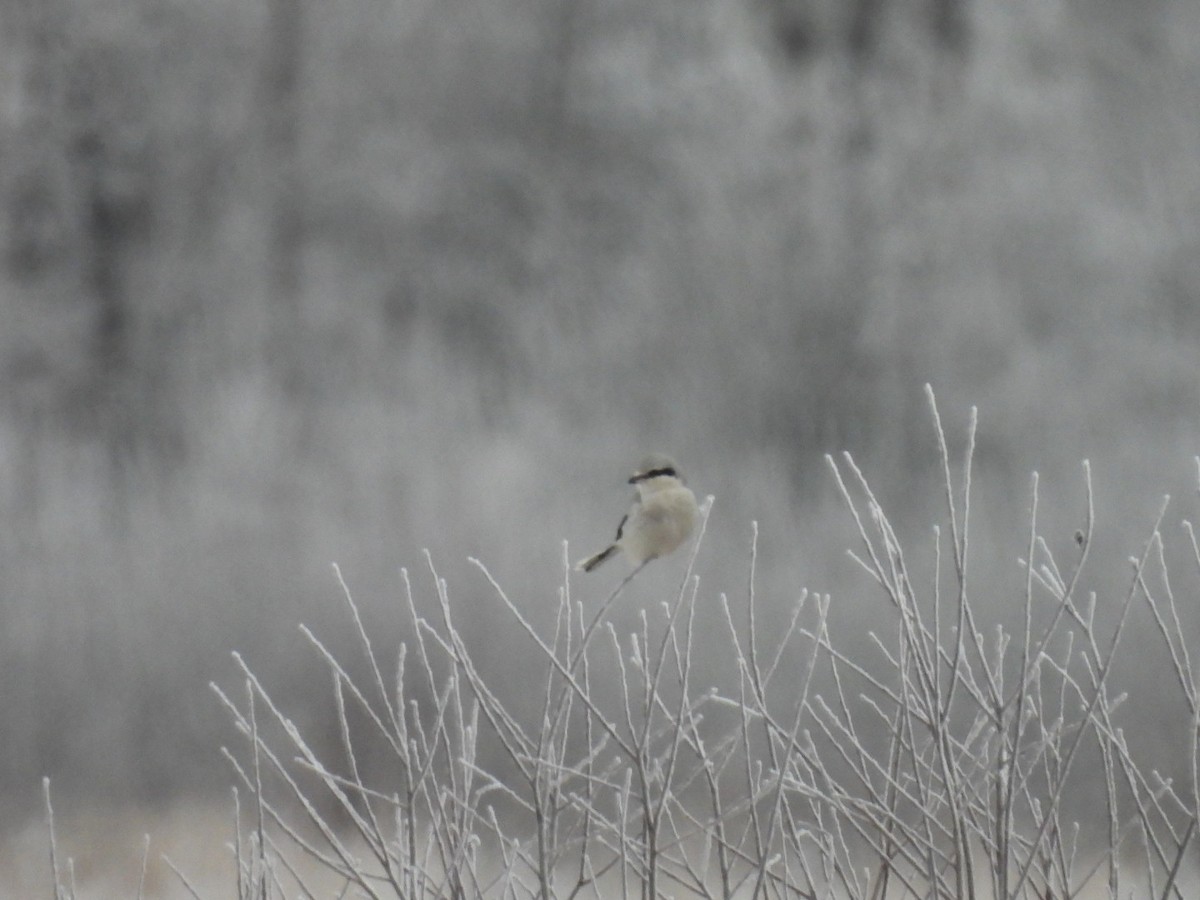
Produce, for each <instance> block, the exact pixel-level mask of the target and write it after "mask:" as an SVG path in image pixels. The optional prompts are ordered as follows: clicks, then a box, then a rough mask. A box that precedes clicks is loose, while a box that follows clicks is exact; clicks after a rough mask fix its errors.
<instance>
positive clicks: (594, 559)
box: [575, 544, 617, 572]
mask: <svg viewBox="0 0 1200 900" xmlns="http://www.w3.org/2000/svg"><path fill="white" fill-rule="evenodd" d="M616 552H617V545H616V544H609V545H608V546H607V547H606V548H605V549H603V550H601V551H600V552H599V553H597V554H596V555H595V556H589V557H588V558H587V559H581V560H580V561H579V562H577V563H576V564H575V568H576V569H579V571H581V572H590V571H592V569H594V568H596V566H598V565H600V563H602V562H604V561H605V560H606V559H608V558H609V557H610V556H612V555H613V554H614V553H616Z"/></svg>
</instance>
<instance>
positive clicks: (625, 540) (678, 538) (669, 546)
mask: <svg viewBox="0 0 1200 900" xmlns="http://www.w3.org/2000/svg"><path fill="white" fill-rule="evenodd" d="M629 483H630V484H632V485H634V486H635V487H636V488H637V496H635V497H634V498H633V504H632V505H631V506H630V507H629V512H627V513H626V514H625V518H623V519H621V524H620V525H618V526H617V536H616V538H615V539H614V540H613V542H612V543H611V544H609V545H608V546H607V547H605V548H604V549H603V550H601V551H600V552H599V553H597V554H595V555H594V556H589V557H588V558H587V559H582V560H580V561H579V562H578V563H577V564H576V566H575V567H576V568H577V569H580V570H582V571H584V572H590V571H592V569H594V568H596V566H598V565H600V563H602V562H604V561H605V560H606V559H608V558H609V557H611V556H613V555H614V554H616V552H617V551H618V550H620V551H622V552H623V553H624V554H625V556H627V557H628V558H629V561H630V562H631V563H633V565H635V566H641V565H643V564H644V563H647V562H649V561H650V560H652V559H657V558H658V557H660V556H666V555H667V554H668V553H670V552H672V551H673V550H675V549H677V548H678V547H679V545H680V544H682V543H683V542H684V541H686V540H687V539H688V537H690V536H691V533H692V529H694V528H695V527H696V517H697V515H698V514H699V510H698V509H697V507H696V495H695V494H693V493H692V492H691V490H689V489H688V488H687V486H686V485H684V483H683V477H682V476H681V475H680V474H679V469H678V467H677V466H676V465H675V461H674V460H673V459H671V457H669V456H663V455H662V454H657V453H656V454H654V455H652V456H648V457H647V458H646V459H645V460H643V461H642V464H641V465H640V466H638V468H637V471H636V472H634V473H633V477H631V478H630V479H629Z"/></svg>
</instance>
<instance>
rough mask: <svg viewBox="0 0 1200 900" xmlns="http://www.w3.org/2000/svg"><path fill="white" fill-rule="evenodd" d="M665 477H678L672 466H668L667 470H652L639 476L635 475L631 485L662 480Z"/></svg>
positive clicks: (631, 479)
mask: <svg viewBox="0 0 1200 900" xmlns="http://www.w3.org/2000/svg"><path fill="white" fill-rule="evenodd" d="M664 475H666V476H668V477H670V478H675V477H676V475H675V470H674V469H672V468H671V467H670V466H667V467H666V468H665V469H651V470H650V471H649V472H642V473H640V474H638V475H634V476H633V477H632V478H630V479H629V483H630V484H637V483H638V482H639V481H649V480H650V479H651V478H661V477H662V476H664Z"/></svg>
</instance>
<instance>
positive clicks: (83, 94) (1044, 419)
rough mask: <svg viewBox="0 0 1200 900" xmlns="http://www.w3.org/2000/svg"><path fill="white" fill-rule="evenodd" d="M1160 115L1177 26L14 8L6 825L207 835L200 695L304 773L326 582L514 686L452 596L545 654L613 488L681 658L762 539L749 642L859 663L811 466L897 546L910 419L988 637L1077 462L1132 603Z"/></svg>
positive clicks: (1167, 120)
mask: <svg viewBox="0 0 1200 900" xmlns="http://www.w3.org/2000/svg"><path fill="white" fill-rule="evenodd" d="M1198 97H1200V4H1196V3H1195V2H1194V0H971V2H967V0H903V2H901V0H653V2H651V0H319V2H317V0H258V2H246V0H188V2H184V0H40V2H38V3H13V2H8V3H3V4H0V316H2V319H0V518H2V519H3V522H4V527H3V528H2V529H0V684H2V685H3V689H2V690H0V723H2V728H0V808H3V809H4V810H6V812H5V814H4V818H5V822H4V826H11V825H13V824H14V823H19V822H21V821H22V816H23V815H25V814H33V815H40V813H38V811H37V810H38V803H39V796H40V779H41V777H42V776H43V775H49V776H51V778H52V779H53V783H54V785H55V792H56V795H57V796H59V797H60V798H61V802H62V805H63V806H64V807H65V808H74V809H93V808H97V809H102V808H105V807H106V805H107V806H133V807H137V808H158V809H166V808H169V807H173V806H175V805H177V804H179V803H181V802H191V801H193V800H206V799H209V798H213V797H216V798H218V799H220V798H224V797H226V796H227V790H228V786H229V784H230V783H231V777H230V775H229V772H228V770H227V769H226V767H225V765H224V764H223V762H222V760H221V758H220V755H219V752H218V748H219V747H220V746H221V745H222V744H226V743H230V742H231V741H233V740H234V735H233V733H232V729H231V728H230V727H229V726H228V723H227V716H226V715H225V714H224V713H223V712H222V710H221V709H220V707H219V705H218V704H217V702H216V700H215V699H214V698H213V696H212V695H211V693H210V691H209V689H208V682H209V681H210V680H214V679H215V680H217V681H220V682H222V683H223V684H226V685H228V684H229V683H231V682H232V683H233V684H234V685H236V683H237V676H236V671H235V669H234V667H233V664H232V662H231V660H230V656H229V654H230V652H231V651H234V650H236V651H239V652H241V653H243V654H244V655H245V656H246V658H247V659H248V660H249V662H250V664H251V665H252V666H253V667H254V668H255V669H256V670H257V671H258V672H259V674H260V675H261V676H262V678H263V680H264V682H266V683H267V685H268V686H269V687H272V688H274V689H275V690H276V692H277V695H278V696H279V698H280V702H281V703H282V704H283V705H284V706H285V707H287V708H288V709H289V710H290V711H292V712H294V714H295V716H296V718H297V720H298V721H300V722H302V723H304V722H307V723H308V724H309V725H312V726H315V727H316V729H317V730H318V732H319V731H320V728H321V724H320V723H321V721H322V720H321V716H323V715H325V714H326V713H327V711H328V710H329V709H330V707H329V705H328V704H327V703H324V702H323V701H322V702H319V703H318V702H315V701H314V699H313V698H314V696H318V695H319V694H315V693H314V692H319V690H324V689H327V685H326V683H325V681H326V675H325V670H324V667H323V666H322V665H321V664H320V663H318V662H316V660H315V658H314V656H313V654H311V653H309V652H307V651H306V650H305V645H304V644H303V641H302V639H301V637H300V635H299V633H298V630H297V627H296V626H297V624H298V623H300V622H305V623H307V624H309V625H310V626H312V627H314V629H316V630H318V631H319V632H321V633H322V634H323V635H326V636H327V637H328V639H329V642H330V644H331V646H333V647H335V648H339V647H349V646H351V645H350V641H349V638H350V623H349V621H348V618H347V616H346V615H345V611H344V608H343V607H342V605H341V601H340V592H339V589H338V586H337V583H336V580H335V578H334V576H333V572H332V569H331V567H330V563H331V562H334V561H336V562H338V563H339V564H340V565H341V567H342V570H343V572H344V573H345V576H346V579H347V582H348V583H349V585H350V587H351V589H352V590H353V591H354V593H355V596H356V598H357V600H358V601H359V603H360V604H361V605H362V606H363V608H364V612H365V614H366V615H367V617H368V619H369V621H370V622H372V623H373V624H374V625H375V626H376V627H377V628H378V629H381V630H380V631H378V632H377V633H378V634H379V635H380V637H379V640H380V641H383V642H386V641H392V642H398V641H400V640H403V639H404V638H405V632H404V620H403V618H402V616H401V615H400V610H401V609H402V607H401V600H402V597H403V593H402V590H403V589H402V581H401V578H400V574H399V570H400V568H401V567H408V568H409V569H410V570H411V572H412V578H413V581H414V584H415V585H416V587H417V590H418V594H419V595H420V596H421V597H423V598H425V599H423V600H422V601H421V602H422V603H424V602H427V600H428V598H429V597H430V595H431V594H432V590H431V587H430V585H431V577H430V576H429V574H428V572H427V570H426V568H425V563H424V559H423V557H422V554H421V549H422V548H429V550H430V551H431V553H432V555H433V559H434V561H435V563H436V564H437V565H438V567H439V571H440V572H441V574H442V575H444V576H446V577H447V578H448V579H449V581H450V593H451V597H452V599H453V600H454V602H455V603H456V604H459V606H460V608H461V609H462V610H463V611H464V612H463V615H464V619H469V620H470V626H469V630H470V631H471V633H472V636H473V638H474V639H475V641H476V644H477V652H478V653H479V654H480V658H481V664H482V665H483V666H485V667H491V669H492V670H494V671H496V672H499V673H519V672H520V669H521V665H522V662H523V659H524V657H525V656H526V655H527V654H525V653H524V650H523V649H521V648H523V647H524V645H523V644H521V643H520V640H519V638H518V637H517V636H515V635H512V634H511V632H512V630H511V628H510V627H509V625H508V624H507V622H506V616H505V615H504V614H503V613H502V612H501V610H500V609H499V608H498V604H496V603H494V602H493V601H491V600H489V599H488V597H489V593H488V590H487V589H486V585H485V584H484V583H483V580H482V578H481V577H480V576H479V574H478V573H477V572H475V571H474V570H472V569H471V568H470V567H469V566H468V565H467V563H466V557H467V556H477V557H479V558H481V559H482V560H484V561H485V562H486V563H487V564H488V566H489V568H490V569H491V571H492V572H493V573H494V574H495V576H496V577H497V579H498V580H499V581H500V583H501V584H503V585H504V586H505V588H506V589H507V590H508V591H509V592H510V595H511V596H512V597H513V598H514V599H515V601H516V602H517V603H518V604H520V605H521V606H522V608H524V609H527V610H529V611H530V615H531V617H532V618H534V619H535V620H538V621H544V614H545V612H546V611H547V610H549V609H550V608H551V606H552V604H553V602H554V598H555V592H556V590H557V586H558V585H559V584H560V583H561V579H562V557H563V549H562V542H563V541H564V540H566V541H568V542H569V544H570V556H571V558H576V557H578V556H581V555H583V554H585V553H588V552H592V551H594V550H596V549H599V547H601V546H603V544H604V543H605V542H606V541H607V540H608V539H609V538H610V536H611V533H612V529H613V527H614V526H615V524H616V521H617V519H618V518H619V516H620V514H621V513H622V511H623V510H624V506H625V503H626V500H627V497H628V490H629V489H628V487H627V486H626V485H625V484H624V479H625V478H626V477H627V475H628V472H629V470H630V468H631V467H632V466H633V465H634V464H635V463H636V462H637V461H638V459H639V458H640V457H641V456H642V455H643V454H644V453H645V452H647V451H650V450H658V451H664V452H669V453H671V454H672V455H674V456H675V457H676V458H678V459H679V460H680V462H681V464H682V466H683V467H684V468H685V470H686V471H687V473H688V474H689V476H690V483H691V485H692V486H693V487H694V488H695V490H696V492H697V494H698V495H699V496H701V497H703V496H705V495H707V494H713V495H715V497H716V503H715V506H714V510H713V515H712V519H711V521H710V523H709V532H708V536H707V538H706V543H705V546H704V551H703V553H702V555H701V558H700V566H699V570H700V573H701V575H702V577H703V578H704V579H705V581H704V595H705V596H706V597H709V598H711V602H712V608H713V609H714V610H715V609H716V605H715V603H716V601H715V598H716V597H717V595H718V593H719V592H720V591H729V592H730V594H731V596H734V595H736V596H739V597H740V596H743V595H744V584H745V578H746V571H747V567H748V560H749V554H748V552H747V548H748V546H749V539H750V538H749V536H750V523H751V521H752V520H756V521H758V522H760V524H761V529H762V547H761V559H760V591H761V597H762V602H764V603H766V604H768V605H770V604H778V605H779V607H780V608H782V607H784V606H786V603H787V602H789V601H790V599H791V598H792V597H794V596H795V595H796V594H797V593H798V592H799V590H800V589H801V588H802V587H805V586H807V587H810V588H813V589H815V590H819V591H829V592H831V593H832V594H833V595H834V598H835V603H836V605H837V609H838V615H840V616H842V617H843V618H844V620H845V624H846V626H847V627H848V628H849V629H850V631H851V633H853V629H854V625H855V623H856V622H858V621H861V620H862V619H863V618H864V616H866V615H867V614H868V612H869V611H870V614H872V615H874V614H877V612H878V608H879V607H878V601H877V599H876V598H874V596H873V595H871V593H870V585H869V584H868V583H867V582H866V579H865V578H863V577H862V576H861V575H860V574H857V573H856V571H855V569H854V567H853V566H852V564H851V563H849V562H848V561H847V560H846V558H845V555H844V548H845V547H847V546H850V545H852V544H853V543H854V540H853V532H852V530H851V524H852V523H851V522H850V520H849V519H848V517H847V516H846V514H845V513H844V511H842V510H841V508H840V505H839V502H838V500H837V497H836V494H835V492H834V490H833V484H832V479H831V478H830V475H829V472H828V469H827V467H826V464H825V461H824V454H825V453H827V452H837V451H841V450H849V451H851V452H852V453H853V454H854V455H855V458H856V459H858V460H859V461H860V462H861V464H862V465H863V467H864V468H865V470H866V471H867V473H868V475H869V476H870V477H871V478H872V481H873V483H874V484H875V487H876V489H877V491H878V493H879V495H880V496H881V498H882V499H883V500H884V501H885V503H886V504H887V505H888V507H889V509H890V510H891V512H892V514H893V516H894V518H895V520H896V522H897V525H898V527H899V528H900V529H901V531H902V536H903V537H907V538H909V539H910V540H911V541H912V542H913V543H915V544H917V545H921V544H922V543H924V544H929V543H931V541H930V539H929V534H930V527H931V525H932V523H933V522H934V521H935V519H936V517H937V515H939V510H940V508H941V505H942V500H941V497H940V494H939V493H938V491H937V488H936V479H937V478H938V477H939V464H938V461H937V457H936V444H935V442H934V439H933V430H932V427H931V424H930V418H929V415H928V412H927V405H926V401H925V397H924V393H923V389H922V385H923V384H924V383H925V382H929V383H931V384H932V385H933V387H934V390H935V391H936V392H937V395H938V398H939V402H940V406H941V410H942V415H943V418H944V420H945V422H946V426H947V429H948V430H949V431H950V432H951V438H952V440H951V449H952V451H953V452H955V453H961V450H962V447H963V443H964V441H963V438H964V434H965V429H966V422H967V419H968V415H969V408H970V406H971V405H973V404H974V405H978V407H979V409H980V417H981V429H980V434H979V446H978V454H977V479H976V485H975V490H976V493H975V497H974V510H975V516H976V519H975V528H976V531H975V537H974V540H975V545H974V551H973V552H974V553H975V554H976V556H975V559H976V569H975V572H976V577H977V578H978V582H977V585H978V588H977V596H979V597H980V600H979V602H980V603H981V604H984V605H987V604H993V605H994V606H995V608H996V609H998V610H1001V609H1003V608H1005V607H1006V606H1009V607H1011V605H1012V604H1013V603H1016V602H1017V598H1019V596H1020V593H1019V591H1020V586H1021V585H1022V584H1023V575H1022V573H1021V571H1020V569H1019V567H1018V566H1017V564H1016V558H1017V557H1018V555H1021V554H1022V553H1023V552H1024V546H1025V544H1024V542H1025V537H1024V530H1025V527H1026V526H1025V524H1024V522H1025V517H1026V514H1027V508H1028V500H1029V498H1028V483H1029V473H1030V471H1031V470H1033V469H1037V470H1039V471H1040V472H1041V474H1042V485H1043V496H1042V503H1043V521H1044V522H1045V523H1046V528H1047V533H1048V535H1049V536H1050V538H1049V539H1050V540H1051V543H1052V545H1054V546H1058V545H1057V544H1056V543H1055V542H1056V541H1058V540H1061V546H1063V547H1068V546H1070V545H1071V536H1072V535H1073V532H1074V529H1075V528H1076V527H1078V526H1079V525H1080V524H1081V523H1082V514H1083V509H1084V501H1083V496H1084V494H1083V488H1082V480H1081V477H1080V474H1079V471H1080V470H1079V463H1080V460H1081V459H1083V458H1085V457H1086V458H1089V459H1091V460H1092V464H1093V467H1094V471H1095V477H1096V485H1097V503H1098V512H1099V514H1100V517H1101V528H1100V531H1099V532H1098V536H1097V542H1096V545H1095V546H1096V548H1097V551H1096V555H1097V565H1098V567H1099V573H1100V574H1099V575H1098V576H1097V577H1098V578H1102V576H1103V575H1104V573H1105V572H1112V573H1118V574H1117V576H1116V578H1115V580H1114V581H1112V582H1111V583H1110V584H1109V589H1110V590H1111V591H1112V592H1113V593H1114V594H1115V595H1119V594H1121V593H1122V592H1123V591H1124V589H1125V587H1126V586H1127V583H1128V576H1127V574H1126V573H1127V568H1126V566H1127V564H1126V563H1125V562H1124V560H1125V559H1126V557H1127V556H1128V555H1129V554H1130V553H1136V552H1138V548H1139V545H1140V542H1141V541H1142V540H1143V539H1144V537H1145V535H1146V533H1147V531H1148V529H1149V528H1150V525H1151V523H1152V520H1153V517H1154V513H1155V511H1156V510H1157V508H1158V506H1159V504H1160V502H1161V495H1162V494H1163V493H1164V492H1172V493H1174V494H1175V495H1176V496H1177V498H1178V503H1177V505H1176V507H1174V508H1173V511H1172V513H1171V514H1170V516H1169V519H1170V522H1172V523H1177V522H1178V518H1180V517H1182V516H1184V515H1194V514H1195V509H1194V508H1195V506H1196V504H1195V502H1194V498H1195V469H1194V464H1193V462H1192V459H1193V457H1194V456H1195V454H1196V453H1197V452H1200V418H1198V415H1197V413H1198V411H1200V352H1198V351H1200V254H1198V249H1200V107H1198V105H1197V98H1198ZM1172 528H1173V526H1172ZM1169 534H1170V541H1175V540H1176V538H1177V537H1178V530H1177V529H1175V528H1173V530H1171V531H1170V532H1169ZM1106 567H1107V568H1106ZM656 568H657V569H658V571H657V572H654V571H652V570H647V581H646V583H645V585H642V586H641V590H642V591H643V593H644V594H645V595H646V596H649V595H651V594H652V592H653V591H654V590H656V589H657V587H658V586H660V585H661V586H663V587H664V588H669V587H670V586H671V585H674V584H675V583H677V581H678V577H679V573H680V572H681V571H682V563H680V562H677V561H674V560H672V561H670V562H668V563H663V564H661V565H659V566H657V567H656ZM618 569H619V567H617V566H614V567H612V568H611V569H610V568H605V569H602V570H600V572H599V573H597V574H596V575H595V576H593V578H592V579H589V580H583V579H577V580H576V581H574V583H573V587H574V590H575V592H576V596H577V597H579V598H580V599H582V600H584V602H585V603H587V602H589V600H590V601H591V602H593V603H598V602H599V598H601V597H603V596H604V595H606V594H607V592H608V590H609V589H611V587H612V586H613V585H614V584H615V582H616V580H617V579H619V577H620V576H621V575H622V574H623V572H621V571H619V570H618ZM1194 580H1195V579H1194V578H1193V580H1192V582H1187V581H1186V579H1185V586H1187V585H1190V586H1191V587H1192V588H1193V590H1194ZM635 602H636V601H635ZM539 617H540V618H539ZM713 621H714V622H719V619H718V618H716V614H715V612H714V619H713ZM510 635H511V636H512V640H511V641H509V640H508V637H509V636H510ZM719 639H720V638H719V633H717V632H714V636H713V637H712V640H714V641H716V640H719ZM385 645H386V644H385ZM1133 674H1134V675H1136V674H1138V673H1137V672H1136V671H1135V672H1134V673H1133ZM1145 677H1149V676H1148V675H1147V676H1145ZM319 696H323V695H319ZM1152 707H1153V705H1152V704H1151V705H1149V706H1146V707H1141V708H1139V709H1137V710H1135V711H1134V715H1136V716H1140V717H1141V719H1138V720H1136V721H1140V722H1142V723H1143V724H1146V725H1149V726H1154V727H1158V726H1159V725H1161V724H1162V723H1161V722H1159V721H1158V718H1162V717H1164V716H1167V715H1168V713H1166V712H1164V711H1161V710H1155V709H1153V708H1152ZM1156 717H1158V718H1156ZM1168 724H1169V723H1168ZM331 737H333V735H331Z"/></svg>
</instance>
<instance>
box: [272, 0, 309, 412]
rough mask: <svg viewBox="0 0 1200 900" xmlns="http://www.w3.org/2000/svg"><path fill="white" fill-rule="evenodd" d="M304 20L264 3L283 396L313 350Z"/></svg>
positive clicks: (292, 0)
mask: <svg viewBox="0 0 1200 900" xmlns="http://www.w3.org/2000/svg"><path fill="white" fill-rule="evenodd" d="M304 23H305V4H304V0H267V19H266V24H265V26H264V28H263V67H262V76H261V78H262V80H261V90H262V100H261V102H262V122H263V147H262V157H261V159H262V170H261V174H260V179H261V184H262V186H263V190H264V198H263V205H264V207H265V209H266V211H267V215H266V220H267V240H266V260H265V262H266V270H267V298H268V303H269V304H270V314H269V316H268V323H269V325H268V327H269V329H270V331H269V337H268V344H267V349H268V358H269V359H270V360H271V362H272V364H273V365H274V366H276V367H277V368H278V371H279V374H280V376H281V377H282V381H283V387H284V390H285V392H286V393H288V394H295V393H296V392H300V391H301V389H302V386H303V385H304V373H305V368H306V367H305V360H306V359H308V358H309V353H310V352H311V348H310V347H309V346H308V337H307V334H306V330H305V327H304V313H303V302H302V296H301V293H302V290H303V282H302V278H303V265H304V242H305V229H304V217H305V213H306V208H305V207H306V197H307V191H306V189H305V174H304V173H303V172H302V170H301V163H302V159H301V138H302V130H303V122H302V108H303V96H302V86H303V75H304V60H303V54H304V36H305V29H304Z"/></svg>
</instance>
